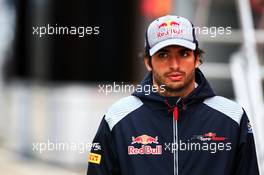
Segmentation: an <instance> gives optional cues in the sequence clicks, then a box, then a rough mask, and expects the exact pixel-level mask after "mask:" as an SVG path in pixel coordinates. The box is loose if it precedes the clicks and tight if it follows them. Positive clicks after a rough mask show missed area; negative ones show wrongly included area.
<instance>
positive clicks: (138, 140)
mask: <svg viewBox="0 0 264 175" xmlns="http://www.w3.org/2000/svg"><path fill="white" fill-rule="evenodd" d="M131 144H132V145H134V144H140V145H141V147H135V146H128V154H129V155H137V154H152V155H160V154H162V146H161V145H156V146H155V147H151V146H150V144H159V142H158V136H156V137H152V136H149V135H146V134H144V135H140V136H137V137H134V136H132V142H131Z"/></svg>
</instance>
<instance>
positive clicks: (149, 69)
mask: <svg viewBox="0 0 264 175" xmlns="http://www.w3.org/2000/svg"><path fill="white" fill-rule="evenodd" d="M144 63H145V66H146V68H147V70H148V71H152V66H151V60H150V59H149V58H147V57H144Z"/></svg>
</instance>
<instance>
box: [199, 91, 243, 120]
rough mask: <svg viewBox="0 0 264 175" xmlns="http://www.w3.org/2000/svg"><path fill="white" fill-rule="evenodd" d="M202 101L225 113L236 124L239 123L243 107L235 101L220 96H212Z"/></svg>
mask: <svg viewBox="0 0 264 175" xmlns="http://www.w3.org/2000/svg"><path fill="white" fill-rule="evenodd" d="M203 103H204V104H206V105H207V106H209V107H211V108H213V109H215V110H217V111H219V112H221V113H223V114H225V115H226V116H228V117H229V118H231V119H232V120H234V121H235V122H236V123H237V124H238V125H240V121H241V118H242V115H243V112H244V111H243V108H242V107H241V106H240V105H239V104H237V103H236V102H234V101H232V100H229V99H227V98H224V97H221V96H214V97H211V98H208V99H205V100H204V102H203Z"/></svg>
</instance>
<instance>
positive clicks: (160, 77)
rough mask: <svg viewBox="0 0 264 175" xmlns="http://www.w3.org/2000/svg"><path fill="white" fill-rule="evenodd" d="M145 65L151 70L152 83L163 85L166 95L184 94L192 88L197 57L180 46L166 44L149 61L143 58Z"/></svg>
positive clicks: (197, 62) (197, 61)
mask: <svg viewBox="0 0 264 175" xmlns="http://www.w3.org/2000/svg"><path fill="white" fill-rule="evenodd" d="M145 64H146V67H147V69H148V70H149V71H152V75H153V85H155V84H156V85H158V86H161V85H165V87H164V88H165V90H166V91H165V92H166V93H165V94H164V95H166V96H174V95H177V96H185V95H188V93H190V92H191V91H192V90H193V89H194V83H195V68H196V67H197V66H198V64H199V59H198V58H197V59H195V56H194V52H193V51H192V50H190V49H187V48H185V47H181V46H167V47H165V48H162V49H160V50H159V51H158V52H156V53H155V54H154V55H153V56H152V58H151V63H149V62H148V61H147V60H146V59H145Z"/></svg>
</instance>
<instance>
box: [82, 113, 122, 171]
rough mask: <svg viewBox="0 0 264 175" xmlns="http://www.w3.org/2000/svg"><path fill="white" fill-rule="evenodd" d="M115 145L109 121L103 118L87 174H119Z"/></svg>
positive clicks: (94, 141)
mask: <svg viewBox="0 0 264 175" xmlns="http://www.w3.org/2000/svg"><path fill="white" fill-rule="evenodd" d="M114 145H115V144H114V139H113V138H112V133H111V131H110V129H109V126H108V123H107V122H106V121H105V118H103V119H102V121H101V124H100V126H99V128H98V131H97V133H96V135H95V138H94V140H93V144H92V148H91V151H90V153H89V158H88V170H87V175H118V174H119V173H118V172H119V168H118V166H117V165H118V164H117V156H116V150H115V148H114Z"/></svg>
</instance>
